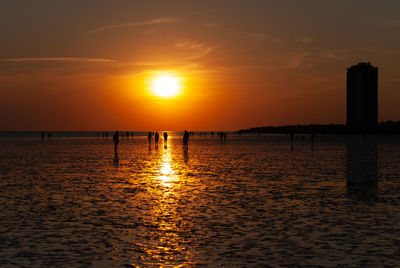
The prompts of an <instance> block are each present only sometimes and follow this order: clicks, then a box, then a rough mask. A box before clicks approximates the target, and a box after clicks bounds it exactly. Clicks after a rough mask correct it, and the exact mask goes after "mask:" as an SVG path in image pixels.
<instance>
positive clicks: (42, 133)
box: [40, 131, 44, 143]
mask: <svg viewBox="0 0 400 268" xmlns="http://www.w3.org/2000/svg"><path fill="white" fill-rule="evenodd" d="M40 135H41V136H42V143H44V132H43V131H42V132H41V133H40Z"/></svg>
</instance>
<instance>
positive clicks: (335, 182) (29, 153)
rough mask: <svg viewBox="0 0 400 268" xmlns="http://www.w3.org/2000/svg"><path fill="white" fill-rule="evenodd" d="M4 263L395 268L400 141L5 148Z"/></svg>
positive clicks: (21, 144)
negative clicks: (115, 156)
mask: <svg viewBox="0 0 400 268" xmlns="http://www.w3.org/2000/svg"><path fill="white" fill-rule="evenodd" d="M0 151H1V156H0V266H1V267H54V266H58V267H136V266H137V267H154V266H165V267H169V266H171V267H172V266H179V265H181V266H183V267H215V266H226V267H270V266H272V267H280V266H291V267H310V266H311V267H318V266H324V267H337V266H346V267H383V266H389V267H398V266H399V265H400V257H399V256H400V206H399V200H400V199H399V197H400V175H399V174H400V161H399V159H400V142H398V141H397V139H396V138H389V139H388V138H386V137H383V138H382V137H373V138H369V139H368V140H367V141H363V140H361V139H358V138H354V137H353V138H346V137H329V136H327V137H325V136H324V137H322V136H321V137H318V138H317V139H316V140H315V142H314V143H313V144H312V143H311V141H310V140H309V138H308V137H305V140H304V141H303V140H302V139H301V138H298V139H296V140H295V142H294V144H293V146H291V144H290V139H289V137H288V136H234V137H232V136H229V137H228V140H227V141H226V142H223V141H221V140H220V139H219V138H217V137H211V136H207V137H204V136H203V137H198V136H195V137H193V138H191V140H190V142H189V149H188V151H185V150H183V149H182V139H181V138H180V137H173V136H171V137H169V139H168V144H167V146H166V147H164V143H163V139H160V143H159V145H158V147H157V148H156V147H155V146H154V144H152V145H151V146H150V147H149V146H148V142H147V138H145V137H135V138H130V139H126V138H125V139H121V140H120V144H119V149H118V158H119V162H118V163H115V162H114V161H113V158H114V145H113V143H112V140H111V139H108V140H104V139H101V138H97V139H96V138H73V139H72V138H63V139H56V138H55V139H53V140H52V141H51V142H50V143H48V142H46V143H45V144H41V142H40V141H39V140H38V139H7V140H5V139H2V140H0Z"/></svg>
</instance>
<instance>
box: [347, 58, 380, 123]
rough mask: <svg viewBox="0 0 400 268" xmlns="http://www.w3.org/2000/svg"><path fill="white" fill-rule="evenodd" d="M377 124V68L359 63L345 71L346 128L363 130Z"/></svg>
mask: <svg viewBox="0 0 400 268" xmlns="http://www.w3.org/2000/svg"><path fill="white" fill-rule="evenodd" d="M377 123H378V68H377V67H374V66H372V65H371V64H370V63H369V62H368V63H362V62H361V63H359V64H357V65H354V66H351V67H350V68H348V69H347V126H348V127H350V128H351V129H356V130H365V129H367V128H371V127H374V126H376V125H377Z"/></svg>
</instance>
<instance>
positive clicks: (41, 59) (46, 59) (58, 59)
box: [0, 57, 116, 63]
mask: <svg viewBox="0 0 400 268" xmlns="http://www.w3.org/2000/svg"><path fill="white" fill-rule="evenodd" d="M0 62H83V63H85V62H87V63H90V62H94V63H96V62H98V63H101V62H103V63H112V62H116V61H115V60H112V59H101V58H69V57H56V58H51V57H36V58H35V57H33V58H29V57H28V58H8V59H0Z"/></svg>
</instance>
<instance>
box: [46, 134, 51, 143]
mask: <svg viewBox="0 0 400 268" xmlns="http://www.w3.org/2000/svg"><path fill="white" fill-rule="evenodd" d="M47 136H48V137H49V141H50V140H51V133H49V134H48V135H47Z"/></svg>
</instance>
